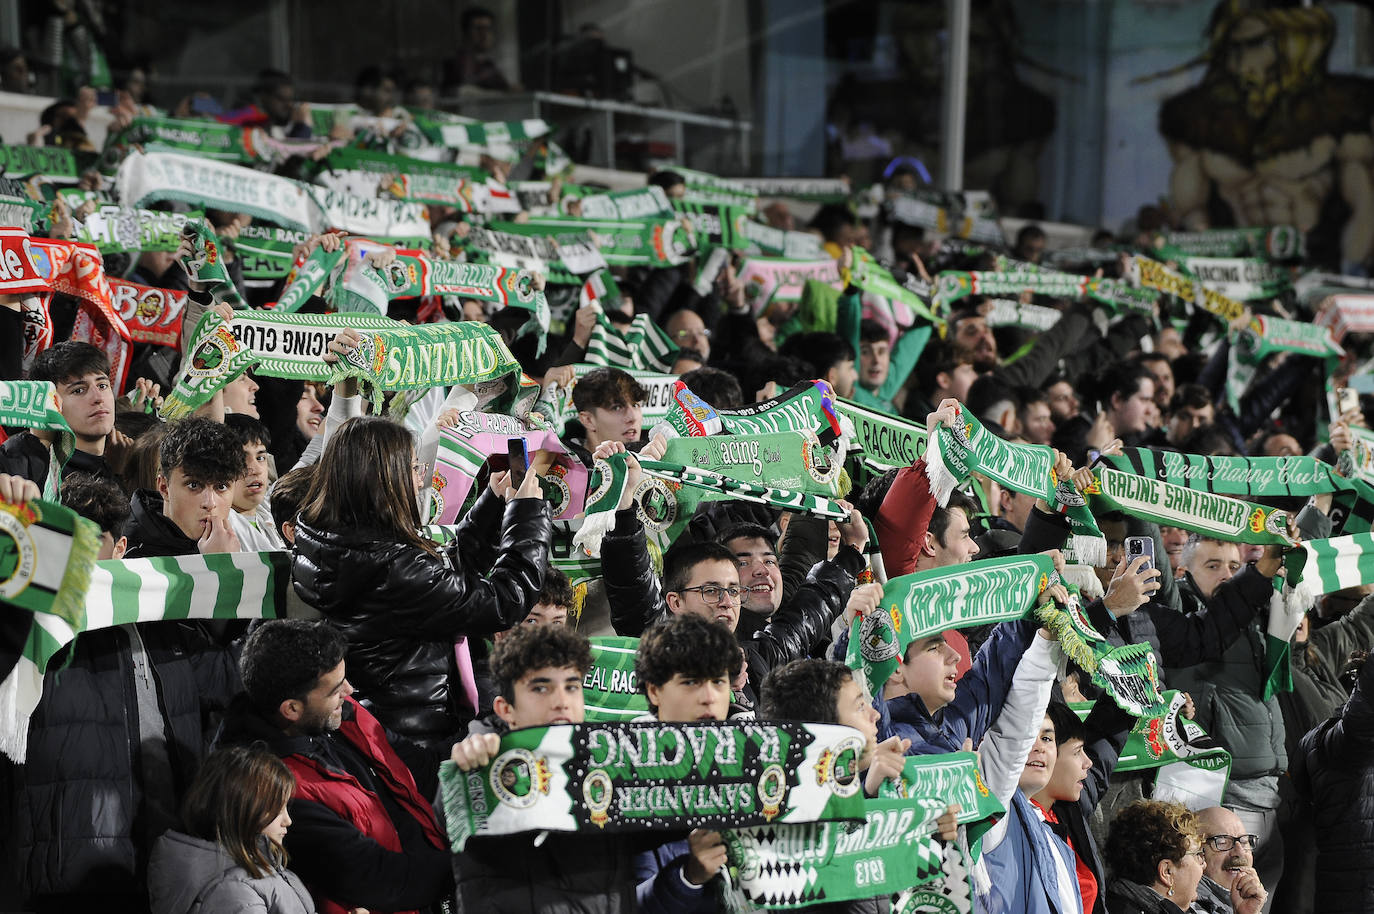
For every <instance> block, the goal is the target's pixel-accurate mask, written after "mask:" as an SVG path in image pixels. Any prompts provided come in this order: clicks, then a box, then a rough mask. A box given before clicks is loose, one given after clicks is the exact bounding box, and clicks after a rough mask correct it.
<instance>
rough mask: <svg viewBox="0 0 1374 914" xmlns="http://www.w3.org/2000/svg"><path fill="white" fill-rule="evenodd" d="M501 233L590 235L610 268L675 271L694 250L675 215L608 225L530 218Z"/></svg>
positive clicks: (691, 239) (593, 221) (689, 235)
mask: <svg viewBox="0 0 1374 914" xmlns="http://www.w3.org/2000/svg"><path fill="white" fill-rule="evenodd" d="M502 229H503V230H504V231H508V232H515V233H517V234H524V235H537V236H542V237H550V236H552V237H559V238H561V237H562V236H564V235H574V236H577V237H581V236H582V235H584V234H586V233H590V234H591V236H592V239H593V240H594V241H595V242H596V244H597V247H598V248H600V249H601V256H603V257H605V258H606V263H608V264H610V265H611V266H613V267H675V266H679V265H681V264H684V263H686V262H687V261H688V259H690V258H691V256H692V253H693V252H694V251H695V250H696V240H695V239H694V237H693V234H692V232H691V230H690V229H688V228H687V227H685V226H684V225H683V224H682V220H681V219H680V218H679V217H678V216H677V215H676V214H674V215H672V216H670V217H667V218H662V219H639V220H634V221H619V222H611V221H607V220H599V219H574V218H565V217H560V216H533V217H531V218H530V219H529V221H528V222H521V223H507V224H504V225H503V226H502Z"/></svg>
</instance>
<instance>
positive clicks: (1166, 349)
mask: <svg viewBox="0 0 1374 914" xmlns="http://www.w3.org/2000/svg"><path fill="white" fill-rule="evenodd" d="M1187 351H1188V347H1187V346H1184V345H1183V337H1181V336H1179V334H1178V331H1177V330H1176V329H1174V328H1173V327H1165V328H1164V329H1163V330H1161V331H1159V332H1158V333H1156V334H1155V352H1158V353H1159V354H1160V355H1162V356H1164V357H1165V358H1167V359H1169V360H1170V361H1173V360H1174V359H1176V358H1178V357H1179V356H1181V355H1183V354H1184V353H1186V352H1187Z"/></svg>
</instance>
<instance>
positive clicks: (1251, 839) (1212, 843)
mask: <svg viewBox="0 0 1374 914" xmlns="http://www.w3.org/2000/svg"><path fill="white" fill-rule="evenodd" d="M1258 840H1259V837H1258V836H1257V835H1213V836H1212V837H1210V838H1208V839H1207V842H1206V843H1207V846H1208V847H1210V848H1211V849H1212V850H1214V851H1229V850H1230V849H1231V848H1233V847H1235V846H1236V842H1237V841H1239V842H1242V843H1243V844H1244V845H1245V846H1246V847H1249V848H1252V849H1253V848H1254V846H1255V842H1256V841H1258Z"/></svg>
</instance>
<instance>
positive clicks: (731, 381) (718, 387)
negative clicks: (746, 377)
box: [681, 366, 744, 409]
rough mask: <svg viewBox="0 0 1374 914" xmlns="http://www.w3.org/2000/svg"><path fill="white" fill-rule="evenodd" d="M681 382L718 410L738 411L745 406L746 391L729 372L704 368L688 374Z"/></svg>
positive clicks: (684, 375)
mask: <svg viewBox="0 0 1374 914" xmlns="http://www.w3.org/2000/svg"><path fill="white" fill-rule="evenodd" d="M681 380H682V383H683V384H686V385H687V386H688V387H689V388H691V390H692V393H694V394H696V395H697V396H698V397H701V399H703V400H705V401H706V402H707V403H710V404H711V405H712V406H714V407H715V408H716V409H737V408H738V407H741V406H743V405H744V391H743V390H741V389H740V386H739V379H738V378H736V377H735V376H734V375H733V374H731V373H730V372H728V371H722V370H720V369H719V368H707V367H706V366H702V367H701V368H693V369H692V370H691V371H689V372H686V373H685V374H683V375H682V378H681Z"/></svg>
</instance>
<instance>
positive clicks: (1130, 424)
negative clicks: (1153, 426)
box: [1111, 378, 1155, 435]
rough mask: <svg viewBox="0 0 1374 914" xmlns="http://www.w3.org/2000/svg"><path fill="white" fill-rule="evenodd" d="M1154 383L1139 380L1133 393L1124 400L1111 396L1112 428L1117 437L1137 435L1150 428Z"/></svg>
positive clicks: (1118, 395) (1147, 380) (1150, 380)
mask: <svg viewBox="0 0 1374 914" xmlns="http://www.w3.org/2000/svg"><path fill="white" fill-rule="evenodd" d="M1154 397H1155V382H1154V381H1153V380H1152V379H1151V378H1141V379H1140V382H1139V383H1138V384H1137V385H1136V389H1135V393H1133V394H1131V395H1130V396H1129V397H1127V398H1126V399H1124V400H1123V399H1122V398H1121V395H1120V394H1112V410H1111V420H1112V427H1113V428H1114V429H1116V432H1117V434H1118V435H1122V434H1125V435H1138V434H1140V433H1141V432H1143V431H1145V430H1146V429H1147V428H1149V427H1150V425H1149V424H1150V409H1151V407H1152V406H1153V405H1154Z"/></svg>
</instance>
